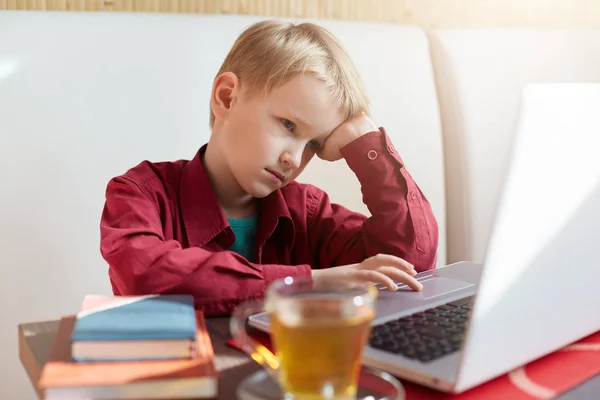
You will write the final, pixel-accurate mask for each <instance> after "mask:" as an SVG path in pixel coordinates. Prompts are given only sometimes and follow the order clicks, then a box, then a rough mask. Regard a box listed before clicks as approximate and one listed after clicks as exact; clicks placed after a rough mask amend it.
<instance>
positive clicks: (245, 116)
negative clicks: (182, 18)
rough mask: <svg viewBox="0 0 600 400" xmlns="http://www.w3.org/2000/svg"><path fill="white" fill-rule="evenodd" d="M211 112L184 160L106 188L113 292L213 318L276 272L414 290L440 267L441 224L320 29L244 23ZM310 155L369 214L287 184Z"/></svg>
mask: <svg viewBox="0 0 600 400" xmlns="http://www.w3.org/2000/svg"><path fill="white" fill-rule="evenodd" d="M210 110H211V118H210V123H211V127H212V133H211V137H210V140H209V142H208V144H206V145H204V146H203V147H202V148H201V149H200V150H199V151H198V153H197V154H196V156H195V157H194V158H193V159H192V160H190V161H185V160H180V161H176V162H163V163H150V162H142V163H141V164H140V165H138V166H136V167H134V168H132V169H131V170H129V171H128V172H127V173H125V174H124V175H122V176H119V177H115V178H113V179H112V180H111V181H110V182H109V184H108V187H107V191H106V204H105V207H104V211H103V213H102V220H101V252H102V255H103V257H104V258H105V259H106V261H107V262H108V264H109V266H110V269H109V275H110V279H111V283H112V287H113V291H114V293H115V294H117V295H140V294H150V293H191V294H193V295H194V297H195V301H196V307H197V308H198V309H202V310H204V312H205V313H206V314H207V315H221V314H228V313H230V312H231V311H232V310H233V308H235V306H236V305H237V304H239V303H240V302H242V301H245V300H248V299H250V298H261V297H262V296H263V295H264V293H265V288H266V286H267V285H268V284H269V283H271V282H272V281H273V280H275V279H278V278H281V277H285V276H299V275H307V276H308V275H312V276H313V278H318V277H319V276H331V277H334V278H336V277H338V278H340V279H345V278H348V279H358V280H362V281H365V282H374V283H381V284H383V285H385V286H387V287H388V288H389V289H391V290H394V289H396V288H397V286H396V284H395V283H394V281H396V282H404V283H406V284H408V285H409V286H410V287H411V288H413V289H415V290H420V289H421V285H420V283H419V282H417V281H416V280H415V279H414V277H413V275H414V274H415V273H416V271H415V267H414V266H413V265H416V270H419V271H421V270H426V269H431V268H435V260H436V248H437V241H438V228H437V223H436V221H435V218H434V216H433V213H432V210H431V207H430V205H429V203H428V201H427V200H426V199H425V197H424V196H423V194H422V192H421V191H420V189H419V188H418V186H417V185H416V183H415V182H414V181H413V180H412V178H411V176H410V175H409V173H408V172H407V170H406V168H405V167H404V165H403V163H402V160H401V158H400V157H399V155H398V153H397V152H396V151H395V149H394V147H393V145H392V143H391V141H390V138H389V137H388V136H387V135H386V133H385V130H384V129H378V127H377V125H375V123H374V122H373V121H372V120H371V119H370V118H369V117H368V116H367V112H368V101H367V98H366V95H365V91H364V90H363V87H362V83H361V81H360V78H359V76H358V73H357V72H356V70H355V68H354V66H353V65H352V62H351V61H350V59H349V57H348V55H347V54H346V53H345V51H344V50H343V49H342V47H341V46H340V45H339V44H338V42H337V41H336V40H335V38H334V37H333V36H332V35H331V34H330V33H329V32H327V31H326V30H324V29H323V28H321V27H319V26H316V25H313V24H300V25H294V24H291V23H284V22H275V21H263V22H260V23H257V24H255V25H253V26H251V27H250V28H248V29H247V30H246V31H244V32H243V33H242V34H241V35H240V37H239V38H238V39H237V41H236V42H235V44H234V45H233V47H232V49H231V50H230V52H229V54H228V56H227V57H226V59H225V61H224V63H223V65H222V67H221V69H220V71H219V73H218V74H217V76H216V78H215V80H214V83H213V88H212V94H211V100H210ZM314 155H317V156H318V157H321V158H322V159H324V160H328V161H336V160H339V159H340V158H344V159H345V161H346V162H347V164H348V166H349V167H350V168H351V169H352V170H353V171H354V173H355V174H356V175H357V177H358V179H359V180H360V182H361V185H362V193H363V199H364V201H365V203H366V205H367V206H368V207H369V209H370V211H371V214H372V216H371V217H370V218H367V217H365V216H364V215H361V214H358V213H355V212H352V211H349V210H347V209H345V208H344V207H341V206H339V205H336V204H331V203H330V202H329V199H328V196H327V194H326V193H324V192H323V191H321V190H319V189H318V188H316V187H314V186H311V185H304V184H300V183H297V182H295V181H294V179H295V178H296V177H297V176H298V175H299V174H300V172H302V170H303V169H304V167H305V166H306V164H307V163H308V162H309V160H310V159H311V158H312V157H313V156H314ZM409 193H410V195H409Z"/></svg>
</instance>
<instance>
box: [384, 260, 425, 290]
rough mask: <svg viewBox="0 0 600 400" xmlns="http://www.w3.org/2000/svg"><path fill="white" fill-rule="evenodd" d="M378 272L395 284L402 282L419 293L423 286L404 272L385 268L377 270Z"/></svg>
mask: <svg viewBox="0 0 600 400" xmlns="http://www.w3.org/2000/svg"><path fill="white" fill-rule="evenodd" d="M378 271H379V272H381V273H383V274H385V275H387V276H388V277H390V278H392V279H393V280H395V281H396V282H402V283H405V284H407V285H408V286H409V287H410V288H411V289H413V290H416V291H419V290H421V289H423V285H422V284H421V282H419V281H418V280H416V279H415V278H414V277H412V276H411V275H409V274H407V273H406V272H404V271H400V270H399V269H397V268H394V267H388V266H385V267H381V268H379V270H378Z"/></svg>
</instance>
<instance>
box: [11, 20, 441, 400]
mask: <svg viewBox="0 0 600 400" xmlns="http://www.w3.org/2000/svg"><path fill="white" fill-rule="evenodd" d="M259 19H262V18H259V17H248V16H243V17H242V16H182V15H179V16H174V15H148V14H125V13H121V14H116V13H115V14H104V13H74V12H71V13H51V12H39V13H35V12H2V13H0V37H1V38H4V39H3V40H0V170H1V171H2V186H1V196H0V199H1V200H0V201H1V203H2V204H1V207H0V263H1V264H2V268H1V269H0V277H1V278H2V282H3V285H4V288H3V290H2V291H1V292H0V301H1V302H2V304H3V311H2V327H1V328H0V342H2V343H4V344H5V345H4V346H2V347H0V360H3V361H2V364H0V375H1V376H3V378H5V379H6V380H7V381H11V382H13V383H14V385H13V386H11V387H10V388H9V387H6V388H5V387H2V388H0V397H1V398H9V397H10V398H15V397H14V396H15V393H20V391H19V387H20V388H21V389H23V388H25V387H29V385H28V384H27V383H26V379H25V374H24V373H23V371H22V369H21V368H19V367H18V366H17V350H16V325H17V323H18V322H23V321H31V320H38V319H55V318H58V317H59V316H60V315H61V314H65V313H71V312H75V311H76V310H77V308H78V306H79V304H80V302H81V300H82V298H83V296H84V295H85V294H87V293H110V286H109V280H108V275H107V265H106V263H105V262H104V261H103V259H102V258H101V256H100V254H99V218H100V213H101V210H102V206H103V202H104V191H105V187H106V183H107V182H108V180H109V179H110V178H111V177H113V176H115V175H118V174H122V173H124V172H125V171H126V170H127V169H128V168H130V167H132V166H133V165H135V164H137V163H139V162H140V161H142V160H144V159H149V160H153V161H159V160H171V159H179V158H187V159H189V158H190V157H193V155H194V153H195V152H196V151H197V149H198V148H199V147H200V146H201V145H202V144H203V143H205V142H206V141H207V140H208V137H209V129H208V110H209V108H208V99H209V93H210V87H211V83H212V79H213V77H214V75H215V73H216V71H217V70H218V67H219V66H220V63H221V62H222V60H223V59H224V57H225V54H226V52H227V51H228V49H229V47H230V46H231V44H232V43H233V41H234V39H235V38H236V37H237V35H238V34H239V33H240V32H241V31H242V29H243V28H244V27H246V26H248V25H249V24H251V23H253V22H255V21H258V20H259ZM323 25H325V26H326V27H327V28H329V29H331V31H332V32H333V33H334V34H335V35H336V36H338V37H339V39H340V40H341V41H342V42H343V44H344V45H345V46H346V47H347V49H348V51H349V52H350V54H351V56H352V57H353V58H354V60H355V62H356V64H357V66H358V69H359V71H360V73H361V75H362V77H363V79H364V81H365V84H366V86H367V90H368V92H369V95H370V97H371V99H372V103H373V116H374V118H375V120H376V121H377V122H378V123H380V124H381V125H383V126H385V127H386V128H387V130H388V131H389V133H390V135H391V136H392V138H393V141H394V143H395V145H396V147H397V149H398V150H399V152H400V154H401V155H402V157H403V158H404V160H405V162H406V164H407V167H408V169H409V170H410V172H411V173H412V175H413V177H414V178H415V179H416V181H417V182H418V183H419V184H420V186H421V187H422V189H423V191H424V193H425V195H426V196H427V197H428V198H429V200H430V202H431V203H432V206H433V209H434V212H435V214H436V216H437V218H438V222H439V225H440V235H441V237H440V247H439V259H438V263H439V264H443V263H444V262H445V252H446V246H445V198H444V171H443V158H442V138H441V128H440V122H439V113H438V105H437V97H436V92H435V84H434V80H433V71H432V65H431V62H430V57H429V50H428V44H427V38H426V36H425V35H424V33H423V32H422V31H421V30H419V29H417V28H414V27H404V26H397V25H388V24H365V23H352V22H334V21H327V22H323ZM300 180H302V181H308V182H311V183H315V184H317V185H318V186H321V187H322V188H324V189H325V190H327V191H328V192H330V194H331V197H332V198H333V200H334V201H336V202H339V203H342V204H344V205H346V206H348V207H350V208H353V209H356V210H358V211H364V212H366V209H365V207H364V206H363V205H362V201H361V194H360V190H359V187H358V182H357V180H356V178H355V177H354V175H353V174H352V173H351V172H350V170H349V169H348V168H347V166H346V165H345V163H344V162H343V161H342V162H339V163H334V164H332V165H325V163H320V162H318V161H317V162H316V163H314V164H312V165H311V166H310V167H309V168H308V169H307V170H306V171H305V173H304V175H303V176H302V177H301V179H300ZM4 360H6V361H4ZM5 390H6V392H3V391H5ZM23 390H28V391H30V389H23ZM9 393H10V396H9ZM30 396H31V395H25V394H23V395H22V398H28V397H30Z"/></svg>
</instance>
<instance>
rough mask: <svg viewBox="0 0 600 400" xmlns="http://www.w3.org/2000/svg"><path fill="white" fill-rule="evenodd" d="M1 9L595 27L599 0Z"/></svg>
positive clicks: (9, 4) (141, 1) (231, 1)
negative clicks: (252, 15) (154, 12)
mask: <svg viewBox="0 0 600 400" xmlns="http://www.w3.org/2000/svg"><path fill="white" fill-rule="evenodd" d="M0 9H12V10H17V9H18V10H89V11H95V10H104V11H112V10H114V11H160V12H190V13H222V14H258V15H266V16H291V17H320V18H335V19H348V20H363V21H389V22H395V23H407V24H417V25H420V26H423V27H467V26H488V27H496V26H534V27H560V28H565V27H566V28H598V27H600V0H0Z"/></svg>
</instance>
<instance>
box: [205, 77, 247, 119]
mask: <svg viewBox="0 0 600 400" xmlns="http://www.w3.org/2000/svg"><path fill="white" fill-rule="evenodd" d="M239 89H240V88H239V80H238V77H237V76H236V75H235V74H234V73H233V72H224V73H222V74H220V75H219V76H217V77H216V78H215V81H214V83H213V89H212V95H211V98H210V108H211V110H212V112H213V114H214V115H215V119H220V120H224V119H227V116H228V115H229V111H230V110H231V106H232V105H233V103H234V101H235V97H236V96H237V95H238V93H239Z"/></svg>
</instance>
